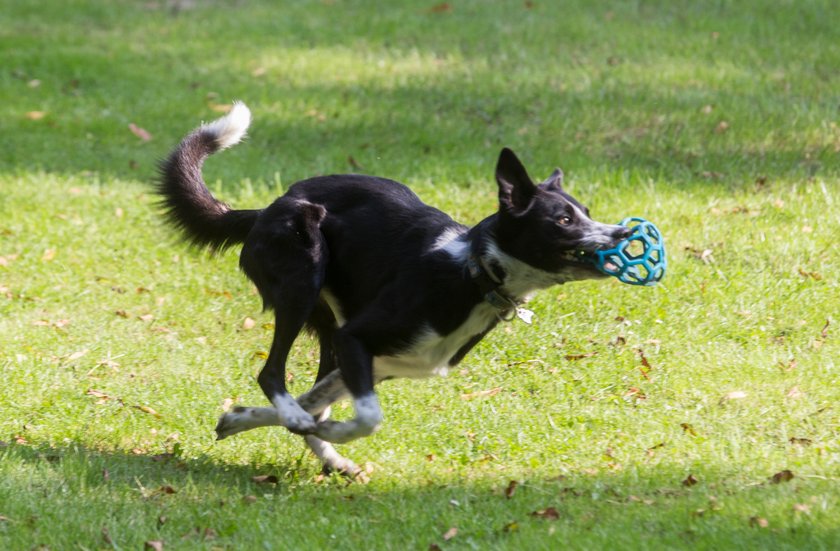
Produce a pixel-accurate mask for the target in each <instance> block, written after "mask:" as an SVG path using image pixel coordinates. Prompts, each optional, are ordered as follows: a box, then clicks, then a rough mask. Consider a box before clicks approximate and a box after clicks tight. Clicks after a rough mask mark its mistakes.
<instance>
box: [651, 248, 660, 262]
mask: <svg viewBox="0 0 840 551" xmlns="http://www.w3.org/2000/svg"><path fill="white" fill-rule="evenodd" d="M649 258H650V259H651V260H652V261H653V262H654V263H656V264H658V263H659V262H660V260H661V257H660V256H659V249H654V250H652V251H650V256H649Z"/></svg>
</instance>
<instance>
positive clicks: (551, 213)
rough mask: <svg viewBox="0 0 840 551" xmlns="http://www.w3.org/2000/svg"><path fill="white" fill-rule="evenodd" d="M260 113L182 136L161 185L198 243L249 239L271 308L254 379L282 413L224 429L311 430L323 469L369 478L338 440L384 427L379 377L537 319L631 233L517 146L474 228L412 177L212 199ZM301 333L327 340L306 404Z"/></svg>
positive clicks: (433, 370)
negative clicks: (249, 205) (540, 298)
mask: <svg viewBox="0 0 840 551" xmlns="http://www.w3.org/2000/svg"><path fill="white" fill-rule="evenodd" d="M250 122H251V113H250V111H249V110H248V108H247V107H246V106H245V104H243V103H239V102H236V103H234V104H233V106H232V108H231V110H230V111H229V112H228V114H227V115H225V116H224V117H222V118H220V119H218V120H216V121H214V122H211V123H208V124H203V125H202V126H200V127H199V128H197V129H196V130H194V131H193V132H192V133H190V134H189V135H187V136H186V137H185V138H184V139H183V141H181V143H180V145H178V146H177V147H176V148H175V149H174V150H173V151H172V153H171V154H170V155H169V157H168V158H166V160H164V161H163V162H162V163H161V165H160V173H161V177H160V180H159V184H158V189H157V191H158V192H159V194H160V197H161V202H162V205H163V207H164V212H165V216H166V218H167V219H168V221H169V222H171V223H172V224H173V225H174V226H175V227H176V228H178V229H179V230H180V231H181V233H182V235H183V237H185V238H186V240H187V241H189V242H191V243H192V244H194V245H197V246H199V247H201V248H208V249H211V250H214V251H219V250H223V249H226V248H228V247H231V246H233V245H239V244H241V245H242V250H241V255H240V267H241V268H242V270H243V271H244V272H245V274H246V275H247V276H248V278H250V280H251V281H252V282H253V283H254V284H255V285H256V288H257V289H258V291H259V294H260V296H261V297H262V301H263V304H264V307H265V308H266V309H271V310H274V312H275V318H276V321H275V326H274V339H273V342H272V345H271V349H270V352H269V354H268V358H267V360H266V363H265V366H264V367H263V368H262V370H261V372H260V374H259V376H258V378H257V380H258V383H259V385H260V388H261V389H262V391H263V392H264V393H265V395H266V397H267V398H268V400H269V401H270V402H271V404H272V407H242V406H238V407H235V408H233V409H232V410H230V411H228V412H227V413H225V414H224V415H222V416H221V418H220V419H219V421H218V424H217V425H216V434H217V437H218V438H219V439H223V438H226V437H228V436H231V435H233V434H236V433H239V432H242V431H246V430H250V429H254V428H257V427H263V426H283V427H286V428H287V429H288V430H289V431H291V432H293V433H295V434H299V435H302V436H303V437H304V438H305V440H306V443H307V444H308V446H309V447H310V449H312V451H313V452H314V453H315V455H316V456H317V457H318V458H319V459H320V460H321V462H322V463H323V467H324V469H325V471H339V472H342V473H346V474H350V475H353V474H356V473H358V472H359V468H358V466H357V465H356V464H355V463H353V462H352V461H351V460H349V459H346V458H344V457H343V456H341V455H340V454H339V453H338V452H337V451H336V450H335V447H334V446H333V444H335V443H343V442H348V441H351V440H354V439H356V438H360V437H363V436H368V435H370V434H372V433H374V432H375V431H376V430H377V429H378V428H379V427H380V425H381V423H382V421H383V414H382V410H381V408H380V406H379V402H378V399H377V395H376V393H375V392H374V386H375V385H376V384H377V383H379V382H380V381H384V380H386V379H392V378H403V377H408V378H419V377H427V376H431V375H435V374H445V373H446V372H447V370H448V369H449V368H451V367H452V366H455V365H456V364H458V363H459V362H460V361H461V360H462V359H463V358H464V356H465V355H466V354H467V353H468V352H469V351H470V350H471V349H472V348H473V347H474V346H475V345H476V344H477V343H478V342H479V341H480V340H481V339H482V338H483V337H484V336H485V335H486V334H487V333H488V332H489V331H490V330H491V329H493V328H494V327H495V326H496V325H497V324H498V323H499V322H500V321H505V320H510V319H512V318H513V317H514V315H516V313H517V312H518V313H519V314H520V315H521V316H522V317H526V316H527V311H525V310H523V309H521V306H520V305H521V304H523V303H524V302H525V300H526V299H527V298H528V297H529V296H530V295H531V294H532V293H533V292H535V291H537V290H539V289H544V288H547V287H550V286H553V285H557V284H562V283H567V282H571V281H577V280H583V279H590V278H599V277H605V276H604V275H603V274H602V273H601V272H599V271H598V270H596V269H595V267H594V265H593V263H592V262H590V261H589V258H591V257H592V256H593V255H594V252H595V251H597V250H599V249H603V248H609V247H613V246H615V245H616V244H617V243H618V242H619V241H621V240H623V239H624V238H626V237H627V236H628V234H629V232H630V230H628V228H626V227H623V226H617V225H611V224H602V223H600V222H596V221H594V220H593V219H592V218H591V217H590V214H589V210H588V209H587V208H586V207H585V206H583V205H582V204H581V203H580V202H578V201H577V200H576V199H574V198H573V197H572V196H570V195H569V194H568V193H566V192H565V191H564V190H563V172H562V171H561V170H560V169H556V170H555V171H554V172H553V173H552V174H551V175H550V176H549V177H548V179H547V180H545V181H544V182H542V183H540V184H535V183H534V182H533V181H532V180H531V178H530V177H529V176H528V173H527V172H526V170H525V167H524V166H523V165H522V163H521V162H520V161H519V159H518V158H517V156H516V155H515V154H514V153H513V151H511V150H510V149H507V148H505V149H502V150H501V153H500V155H499V158H498V162H497V164H496V174H495V176H496V182H497V185H498V193H499V208H498V211H497V212H495V213H493V214H491V215H490V216H488V217H487V218H485V219H484V220H482V221H481V222H479V223H478V224H477V225H476V226H474V227H472V228H469V227H467V226H464V225H462V224H459V223H457V222H455V221H454V220H453V219H452V218H450V217H449V216H448V215H446V214H445V213H443V212H441V211H440V210H438V209H435V208H433V207H431V206H428V205H426V204H425V203H423V202H422V201H421V200H420V199H419V198H418V197H417V196H416V195H415V194H414V193H413V192H412V191H411V190H410V189H409V188H408V187H406V186H404V185H403V184H400V183H398V182H395V181H393V180H387V179H384V178H378V177H373V176H363V175H357V174H344V175H332V176H318V177H314V178H309V179H306V180H302V181H300V182H297V183H295V184H294V185H292V186H290V187H289V189H288V191H287V192H286V193H285V194H284V195H282V196H281V197H279V198H278V199H277V200H275V201H274V202H273V203H272V204H270V205H269V206H267V207H265V208H264V209H258V210H236V209H233V208H231V207H230V206H228V205H226V204H224V203H222V202H220V201H218V200H217V199H216V198H215V197H214V196H213V195H212V194H211V192H210V191H209V190H208V188H207V186H206V185H205V183H204V180H203V178H202V166H203V163H204V161H205V159H206V158H207V157H208V156H209V155H211V154H213V153H215V152H217V151H219V150H222V149H226V148H228V147H231V146H233V145H235V144H237V143H238V142H240V141H241V140H242V138H243V137H244V136H245V134H246V131H247V129H248V127H249V125H250ZM304 329H307V330H309V331H311V332H313V333H314V334H315V335H316V336H317V338H318V340H319V345H320V365H319V369H318V373H317V376H316V379H315V384H314V386H313V387H312V388H311V389H310V390H309V391H308V392H306V393H305V394H303V395H302V396H300V397H299V398H298V399H295V398H293V397H292V396H291V395H290V394H289V392H288V391H287V389H286V384H285V382H286V376H285V375H286V362H287V360H288V356H289V351H290V349H291V346H292V343H293V341H294V340H295V338H296V337H297V336H298V335H299V334H300V333H301V331H303V330H304ZM346 397H350V398H352V400H353V406H354V413H355V416H354V417H353V418H352V419H350V420H348V421H344V422H337V421H334V420H331V419H330V418H329V417H330V405H331V404H332V403H334V402H336V401H337V400H340V399H342V398H346Z"/></svg>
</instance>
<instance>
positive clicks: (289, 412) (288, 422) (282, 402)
mask: <svg viewBox="0 0 840 551" xmlns="http://www.w3.org/2000/svg"><path fill="white" fill-rule="evenodd" d="M271 403H272V404H273V405H274V407H275V409H276V410H277V415H278V416H279V417H280V422H281V424H282V425H283V426H284V427H289V428H293V429H296V430H307V429H313V428H315V419H314V418H313V417H312V416H311V415H309V414H308V413H306V412H305V411H304V410H303V408H302V407H300V405H299V404H298V403H297V401H296V400H295V399H294V398H293V397H292V396H291V395H290V394H275V395H274V397H273V398H272V399H271Z"/></svg>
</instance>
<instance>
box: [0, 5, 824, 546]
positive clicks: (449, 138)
mask: <svg viewBox="0 0 840 551" xmlns="http://www.w3.org/2000/svg"><path fill="white" fill-rule="evenodd" d="M526 4H527V5H526ZM534 4H535V5H533V6H530V4H529V3H518V2H512V3H489V4H488V3H485V2H466V1H464V2H455V1H453V2H450V3H448V4H447V5H448V9H446V8H442V7H438V8H436V9H432V8H434V6H435V3H434V2H432V3H430V4H429V5H422V4H421V5H418V4H416V3H404V4H399V3H398V4H394V3H392V5H390V6H389V8H388V9H377V8H374V7H370V6H367V5H362V4H358V3H355V2H334V3H333V2H300V3H293V4H287V5H283V6H282V7H278V5H277V4H276V3H271V2H266V3H258V2H252V3H248V4H246V5H242V6H238V7H237V8H236V9H232V8H229V7H227V6H226V5H224V4H222V3H209V4H199V5H196V6H195V7H194V9H190V10H186V11H183V12H180V13H179V14H177V15H173V14H172V13H171V12H170V11H169V8H168V7H167V6H168V5H169V3H166V2H161V3H154V2H150V3H128V2H125V3H120V2H117V3H103V4H99V3H92V2H74V3H71V4H65V3H60V4H59V3H53V2H43V3H41V4H37V3H8V2H7V3H6V4H4V5H3V6H2V8H3V9H0V29H3V30H2V32H0V47H2V49H3V51H4V54H7V55H6V57H4V69H3V70H2V71H0V91H2V92H3V94H4V97H6V98H8V99H7V100H6V101H4V102H2V104H0V116H2V120H3V124H4V130H3V134H4V140H5V141H4V147H3V148H0V374H2V378H3V384H2V385H0V404H2V406H0V410H2V412H3V417H2V419H0V441H2V444H0V542H2V546H3V547H4V548H11V549H17V548H23V549H29V548H33V547H35V546H38V545H46V546H48V547H50V548H54V549H61V548H77V547H78V548H99V547H134V548H138V547H140V546H142V545H143V542H145V541H151V540H162V541H164V543H165V546H166V548H210V547H214V546H217V547H222V548H242V549H245V548H256V547H268V548H321V547H327V546H330V547H339V548H373V549H389V548H394V547H398V546H402V547H404V546H406V545H408V546H409V547H417V548H421V549H422V548H428V547H429V545H430V544H432V543H434V544H437V545H439V546H440V547H441V548H482V549H483V548H517V549H519V548H524V547H528V546H530V547H533V548H536V549H543V548H544V549H549V548H558V547H569V548H580V549H593V548H610V549H615V548H649V549H660V548H721V549H723V548H756V549H758V548H796V549H806V548H807V549H821V548H823V549H830V548H832V547H833V546H834V545H835V542H836V541H837V537H838V535H837V528H836V526H837V520H838V514H837V511H838V506H840V503H838V501H840V497H839V496H840V494H838V492H837V490H836V485H837V479H838V477H840V464H838V463H840V441H838V437H837V434H838V429H840V417H838V413H837V411H836V408H835V406H834V404H835V403H836V401H837V398H838V393H837V390H836V389H837V388H838V375H837V373H838V371H837V369H838V365H837V358H838V357H840V350H838V345H837V339H836V335H837V324H838V323H840V321H838V320H837V319H836V312H837V311H838V304H840V303H838V297H840V293H838V287H837V279H836V277H835V274H836V273H837V272H838V261H840V254H838V250H837V245H836V236H837V235H838V234H840V227H839V226H840V217H838V215H837V214H836V207H837V204H838V201H840V195H838V191H837V190H838V184H840V182H838V174H840V171H838V168H840V163H839V162H838V149H840V145H838V144H840V131H839V130H838V127H837V124H836V123H837V122H838V121H837V113H836V106H837V92H836V90H837V89H838V84H840V82H838V78H840V77H838V75H837V73H836V72H834V71H830V70H827V69H826V68H827V67H836V66H838V64H840V47H839V46H838V44H840V37H838V35H837V28H836V27H835V26H833V25H831V24H830V17H828V16H827V14H828V13H830V11H829V10H828V8H829V7H830V6H829V4H828V3H821V2H804V3H797V4H795V5H794V4H790V5H780V6H776V7H774V8H773V9H768V8H766V7H765V6H763V5H761V4H760V3H756V4H755V5H749V6H746V5H742V4H740V3H739V4H738V5H734V4H728V3H714V4H713V5H710V4H709V3H686V4H685V5H683V4H664V3H663V4H616V5H613V4H610V3H585V4H584V3H581V4H580V5H567V6H563V7H562V9H560V8H557V7H555V6H553V5H550V4H547V3H543V2H536V3H534ZM529 6H530V7H529ZM235 98H236V99H242V100H244V101H246V102H247V103H248V104H249V106H250V107H251V108H252V110H253V112H254V115H255V120H254V124H253V126H252V128H251V131H250V138H249V139H248V140H247V141H246V142H245V143H243V144H241V145H239V146H237V147H236V148H234V149H232V150H231V151H227V152H225V153H223V154H220V155H219V156H218V157H214V158H213V159H211V160H210V161H209V162H208V164H207V166H206V172H205V173H206V176H207V179H208V181H209V182H210V184H211V187H212V188H213V189H214V190H215V191H216V192H217V193H218V194H219V195H220V196H221V197H222V198H224V199H225V200H226V201H228V202H230V203H232V204H233V205H235V206H239V207H258V206H262V205H265V204H266V203H268V202H269V201H270V200H271V199H272V198H273V197H274V196H275V195H276V194H277V193H280V192H282V190H283V189H284V188H286V187H288V185H290V184H291V183H292V182H294V181H295V180H297V179H300V178H303V177H307V176H311V175H313V174H321V173H335V172H346V171H362V172H366V173H373V174H377V175H381V176H386V177H390V178H395V179H398V180H401V181H404V182H406V183H407V184H409V185H410V186H411V187H412V188H413V189H414V190H415V191H416V192H417V193H418V194H419V195H420V196H421V197H422V198H423V199H424V200H426V201H427V202H429V203H430V204H433V205H435V206H438V207H440V208H442V209H443V210H445V211H446V212H448V213H451V214H452V215H453V216H454V217H455V218H456V219H458V220H461V221H464V222H466V223H470V224H473V223H476V222H477V221H479V220H480V219H481V218H482V217H483V216H485V215H487V214H489V213H490V212H492V211H493V209H495V207H496V195H495V185H494V184H493V181H492V168H493V165H494V163H495V158H496V155H497V154H498V150H499V148H500V147H501V146H503V145H509V146H511V147H513V148H514V149H516V150H517V152H518V153H520V155H521V156H522V158H523V160H524V161H525V162H526V165H527V166H528V167H529V170H530V172H531V173H532V176H533V177H534V178H540V177H545V176H546V175H548V174H549V173H550V172H551V170H552V169H553V168H554V167H555V166H561V167H562V168H563V169H564V170H565V172H566V176H567V177H566V181H567V184H566V185H567V188H568V189H569V190H570V191H571V192H572V193H573V194H574V195H575V196H576V197H578V198H579V199H580V200H581V201H583V202H584V203H586V204H587V205H589V206H590V207H591V209H592V212H593V214H594V215H595V217H596V218H598V219H601V220H604V221H611V222H614V221H618V220H620V219H621V218H623V217H625V216H627V215H641V216H644V217H646V218H648V219H650V220H653V221H654V222H655V223H656V224H657V225H658V226H659V227H660V228H661V229H662V230H663V232H664V235H665V238H666V241H667V248H668V252H669V255H670V256H669V270H670V273H669V274H668V276H667V277H666V279H665V281H664V282H663V284H662V285H660V286H659V287H658V288H654V289H639V288H631V287H629V286H623V285H620V284H619V283H618V282H615V281H600V282H586V283H579V284H574V285H568V286H564V287H559V288H556V289H552V290H549V291H546V292H543V293H541V294H539V295H538V296H537V297H536V299H535V300H534V301H533V302H532V304H531V308H532V309H533V310H534V311H535V312H536V323H535V324H534V325H533V326H526V325H524V324H521V323H518V322H516V323H512V324H507V325H504V326H502V327H500V328H499V329H497V330H496V331H495V332H494V333H492V334H491V335H490V336H489V337H488V338H487V339H485V341H483V342H482V344H481V345H480V346H479V347H478V348H477V349H476V350H475V351H474V353H472V354H470V355H469V356H468V357H467V358H466V359H465V361H464V363H463V364H462V365H460V366H458V368H456V369H455V370H453V372H452V373H451V374H450V376H449V377H447V378H441V379H431V380H427V381H419V382H418V381H413V382H412V381H394V382H389V383H385V384H383V385H382V387H381V391H380V395H381V401H382V403H383V407H384V409H385V415H386V421H385V425H384V426H383V428H382V430H381V431H380V432H379V433H377V434H376V435H375V436H373V437H371V438H368V439H364V440H361V441H357V442H353V443H351V444H348V445H345V446H342V447H341V449H342V451H343V452H344V453H346V454H347V455H348V456H349V457H351V458H353V459H355V460H357V461H359V462H360V463H363V464H366V465H367V466H368V467H369V469H370V470H371V473H370V475H371V479H372V480H371V482H370V484H368V485H351V486H346V485H345V482H344V481H343V480H341V479H340V478H327V479H324V480H321V479H320V478H319V476H318V472H319V471H318V465H317V464H316V462H315V460H314V459H313V458H312V457H311V456H310V455H309V454H308V452H307V451H306V449H305V447H304V446H303V444H302V442H300V439H299V438H297V437H293V436H291V435H289V434H286V433H284V432H283V431H280V430H268V429H265V430H259V431H254V432H252V433H245V434H242V435H238V436H236V437H235V438H231V439H228V440H225V441H223V442H220V443H216V442H215V441H214V440H213V433H212V428H213V426H214V423H215V419H216V418H217V416H218V415H219V414H220V413H221V411H222V408H223V407H224V406H225V405H226V404H230V403H231V402H233V403H244V404H254V405H257V404H263V403H265V399H264V397H263V396H262V395H261V392H260V390H259V388H258V386H257V385H256V383H255V376H256V374H257V373H258V372H259V369H260V368H261V366H262V362H263V359H262V358H263V356H264V354H265V351H266V350H267V347H268V345H269V341H270V335H271V326H270V324H271V323H272V318H271V316H270V315H269V314H265V313H262V312H261V311H260V301H259V299H258V297H257V295H256V293H255V291H254V289H253V288H252V286H251V285H250V284H249V283H248V282H247V280H246V279H245V278H244V276H243V275H242V274H241V273H239V271H238V269H237V258H236V254H235V252H233V251H231V252H229V253H226V254H223V255H219V256H217V257H209V256H207V255H204V254H200V253H196V252H195V251H191V250H189V249H188V248H186V247H184V246H183V245H181V244H180V243H179V242H178V241H177V238H176V237H175V235H174V234H173V232H172V231H171V230H170V229H169V228H167V227H165V226H164V225H163V223H162V221H161V219H160V216H159V212H158V208H157V207H156V205H155V198H154V197H153V196H152V195H151V187H150V186H149V182H150V180H151V179H152V177H153V174H154V166H155V162H156V160H157V159H159V158H160V157H162V156H163V155H165V153H166V152H167V151H168V149H169V148H170V147H171V146H172V145H174V144H175V143H176V142H177V140H178V139H180V137H181V136H182V135H183V134H184V133H185V132H186V131H188V130H189V129H191V128H192V127H193V126H195V125H196V124H197V123H198V122H199V121H201V120H209V119H211V118H214V117H217V116H219V115H220V114H221V112H220V111H219V109H221V107H220V106H223V105H225V104H226V103H227V102H229V101H230V100H231V99H235ZM36 111H37V112H41V113H43V116H41V117H38V116H36V117H33V116H31V115H29V113H31V112H36ZM130 123H134V124H135V125H137V126H139V127H142V128H144V129H145V130H146V131H147V132H149V134H150V135H151V139H150V140H149V141H143V140H141V139H140V138H139V137H138V136H137V135H135V134H133V133H132V132H130V131H129V129H128V125H129V124H130ZM722 123H725V124H722ZM246 318H251V319H253V320H254V321H255V323H254V324H253V327H251V325H252V324H251V323H247V324H246V323H245V320H246ZM316 369H317V355H316V353H315V349H314V343H313V341H312V339H311V338H309V337H302V338H301V339H300V340H299V341H298V343H297V344H296V347H295V351H294V355H293V367H291V369H290V372H291V373H292V374H293V375H294V379H293V380H292V381H291V382H290V385H291V387H292V389H293V390H294V391H295V392H303V391H305V390H306V389H307V385H308V384H310V383H311V381H312V379H313V377H314V374H315V371H316ZM350 413H351V412H350V409H349V406H347V405H339V406H338V407H337V408H336V415H338V416H345V417H346V416H347V415H350ZM786 470H790V471H791V472H792V473H793V478H792V479H791V480H786V476H784V475H779V473H784V472H785V471H786ZM258 475H273V476H275V477H277V481H276V484H274V483H265V482H262V483H261V482H259V481H258V480H259V479H258V480H257V481H255V480H254V479H253V477H254V476H258ZM689 475H691V476H689ZM774 475H779V476H777V477H776V479H775V482H774V479H773V477H774ZM511 481H516V482H517V483H518V484H516V485H514V487H513V489H512V490H508V491H507V493H508V494H510V497H508V496H507V495H506V490H507V489H509V488H511V487H512V486H511V484H510V483H511ZM694 481H696V483H695V482H694ZM173 491H174V493H172V492H173ZM552 507H553V508H554V509H555V510H556V512H557V518H554V516H553V513H550V512H547V510H548V509H549V508H552ZM540 512H541V513H540ZM533 513H537V514H536V515H535V514H533ZM453 527H454V528H456V529H457V530H456V531H455V533H454V536H453V537H451V538H450V539H448V540H447V539H445V538H444V534H447V533H448V534H450V535H452V534H453V532H451V530H450V529H451V528H453Z"/></svg>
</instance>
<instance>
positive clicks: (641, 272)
mask: <svg viewBox="0 0 840 551" xmlns="http://www.w3.org/2000/svg"><path fill="white" fill-rule="evenodd" d="M634 268H635V273H634V274H633V276H634V277H636V278H637V279H638V280H639V281H645V280H647V278H648V277H649V276H650V270H649V269H648V267H647V266H645V265H644V264H638V265H636V266H634Z"/></svg>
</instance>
